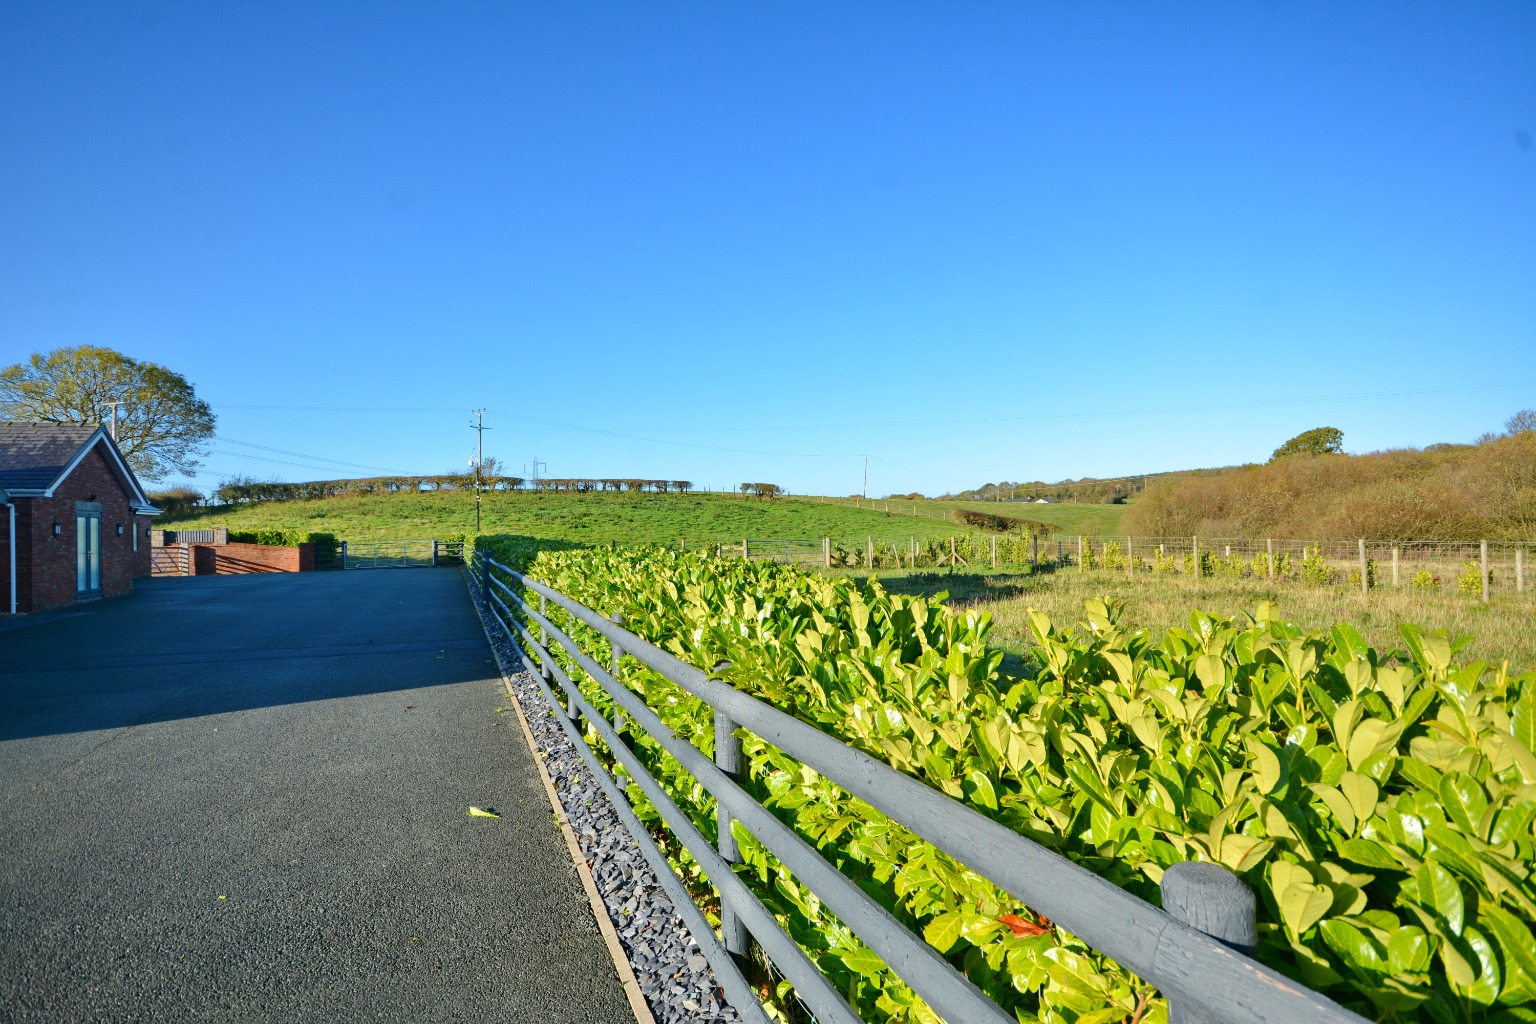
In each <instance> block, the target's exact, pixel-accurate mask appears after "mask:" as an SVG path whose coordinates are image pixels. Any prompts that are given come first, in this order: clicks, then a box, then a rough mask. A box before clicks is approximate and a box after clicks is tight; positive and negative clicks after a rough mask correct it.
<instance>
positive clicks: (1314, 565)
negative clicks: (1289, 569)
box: [1301, 545, 1337, 586]
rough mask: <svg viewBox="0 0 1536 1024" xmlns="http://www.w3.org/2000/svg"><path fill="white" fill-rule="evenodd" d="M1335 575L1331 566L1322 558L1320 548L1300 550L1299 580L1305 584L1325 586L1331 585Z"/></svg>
mask: <svg viewBox="0 0 1536 1024" xmlns="http://www.w3.org/2000/svg"><path fill="white" fill-rule="evenodd" d="M1336 575H1337V573H1335V572H1334V571H1333V566H1331V565H1329V564H1328V560H1327V559H1326V558H1324V557H1323V554H1322V546H1321V545H1319V546H1317V547H1313V548H1302V549H1301V578H1302V580H1303V581H1305V582H1307V583H1316V584H1318V585H1319V586H1326V585H1328V584H1329V583H1332V582H1333V580H1334V577H1335V576H1336Z"/></svg>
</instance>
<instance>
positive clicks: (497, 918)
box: [0, 568, 634, 1024]
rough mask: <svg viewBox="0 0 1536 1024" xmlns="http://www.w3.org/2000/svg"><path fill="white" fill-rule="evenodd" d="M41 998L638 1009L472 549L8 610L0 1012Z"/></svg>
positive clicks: (363, 1007) (602, 1017)
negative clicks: (530, 739) (502, 647)
mask: <svg viewBox="0 0 1536 1024" xmlns="http://www.w3.org/2000/svg"><path fill="white" fill-rule="evenodd" d="M502 708H505V709H506V710H505V712H501V711H500V710H499V709H502ZM471 805H475V806H478V807H482V808H486V807H489V808H493V809H494V810H495V811H496V812H498V813H499V814H500V815H501V817H499V818H479V817H475V818H472V817H469V816H468V815H467V813H466V812H467V811H468V809H469V807H470V806H471ZM43 1021H47V1022H59V1021H91V1022H117V1021H221V1022H234V1021H261V1022H264V1024H265V1022H272V1024H282V1022H289V1021H293V1022H308V1021H338V1022H342V1021H345V1022H366V1021H378V1022H393V1021H400V1022H406V1021H410V1022H417V1024H424V1022H438V1021H511V1022H523V1021H527V1022H537V1024H558V1022H564V1021H572V1022H574V1021H582V1022H588V1021H590V1022H596V1024H602V1022H609V1021H612V1022H625V1024H633V1021H634V1015H633V1013H632V1011H631V1010H630V1008H629V1005H628V1003H627V1002H626V1000H625V997H624V993H623V991H622V989H621V987H620V983H619V979H618V976H617V974H616V972H615V970H614V967H613V962H612V960H611V959H610V957H609V954H608V952H607V950H606V949H605V947H604V945H603V940H602V938H601V936H600V934H599V932H598V929H597V925H596V922H595V921H594V920H593V917H592V912H591V910H590V908H589V904H588V903H587V900H586V898H585V896H584V895H583V891H582V888H581V884H580V882H579V881H578V879H577V877H576V874H575V871H574V868H573V866H572V864H571V861H570V855H569V853H568V852H567V849H566V847H565V844H564V841H563V839H562V838H561V834H560V832H559V829H558V827H557V825H556V823H555V821H554V817H553V814H552V812H551V810H550V806H549V803H548V800H547V798H546V797H545V794H544V791H543V788H542V784H541V783H540V781H539V777H538V774H537V769H536V767H535V764H534V761H533V757H532V755H531V753H530V752H529V751H528V749H527V745H526V742H525V741H524V739H523V737H522V734H521V731H520V729H519V727H518V724H517V719H516V716H515V715H514V714H513V713H512V711H511V708H510V706H509V701H508V698H507V697H506V694H505V692H504V691H503V689H502V685H501V680H500V677H499V676H498V674H497V669H496V665H495V662H494V659H493V657H492V654H491V651H490V649H489V647H488V646H487V644H486V640H485V637H484V635H483V634H482V633H481V631H480V626H479V623H478V622H477V621H476V617H475V614H474V610H473V608H472V607H471V605H470V602H469V597H468V594H467V593H466V591H465V587H464V583H463V579H462V577H461V576H460V574H459V571H458V570H455V569H441V568H440V569H393V570H373V571H347V572H328V573H306V574H302V575H297V574H295V575H264V576H214V577H207V576H204V577H192V578H185V579H183V578H168V579H155V580H140V581H139V582H138V583H137V584H136V590H135V592H134V594H133V595H132V596H130V597H125V598H120V599H117V600H113V601H105V602H99V603H95V604H91V605H85V606H81V607H78V608H76V609H72V610H68V611H64V612H55V613H47V614H42V615H36V616H26V617H23V618H19V619H15V620H11V621H9V622H5V623H4V625H3V626H0V1022H4V1024H33V1022H43Z"/></svg>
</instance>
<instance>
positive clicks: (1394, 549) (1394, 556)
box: [1392, 544, 1397, 587]
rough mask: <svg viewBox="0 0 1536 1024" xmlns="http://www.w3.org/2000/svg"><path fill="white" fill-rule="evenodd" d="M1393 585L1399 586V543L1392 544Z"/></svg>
mask: <svg viewBox="0 0 1536 1024" xmlns="http://www.w3.org/2000/svg"><path fill="white" fill-rule="evenodd" d="M1392 585H1393V586H1394V587H1395V586H1397V545H1396V544H1393V545H1392Z"/></svg>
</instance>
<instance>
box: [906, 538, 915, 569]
mask: <svg viewBox="0 0 1536 1024" xmlns="http://www.w3.org/2000/svg"><path fill="white" fill-rule="evenodd" d="M907 550H908V552H910V553H911V555H912V568H914V569H916V568H917V536H916V535H915V534H910V533H909V534H907Z"/></svg>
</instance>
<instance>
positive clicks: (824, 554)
mask: <svg viewBox="0 0 1536 1024" xmlns="http://www.w3.org/2000/svg"><path fill="white" fill-rule="evenodd" d="M821 565H822V568H824V569H830V568H832V538H831V537H823V538H821Z"/></svg>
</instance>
